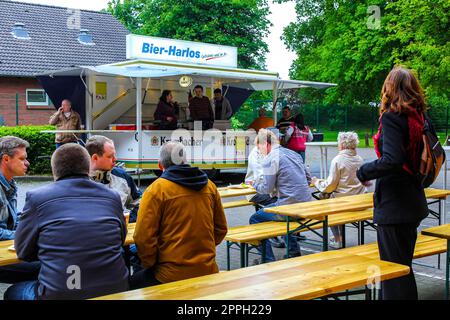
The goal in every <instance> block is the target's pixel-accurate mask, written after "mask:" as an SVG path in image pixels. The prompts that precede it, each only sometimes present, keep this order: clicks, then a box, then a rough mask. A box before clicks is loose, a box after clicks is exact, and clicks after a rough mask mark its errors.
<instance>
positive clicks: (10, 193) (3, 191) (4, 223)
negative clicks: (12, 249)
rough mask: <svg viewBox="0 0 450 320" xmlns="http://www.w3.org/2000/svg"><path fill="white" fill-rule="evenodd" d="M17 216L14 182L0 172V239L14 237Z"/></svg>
mask: <svg viewBox="0 0 450 320" xmlns="http://www.w3.org/2000/svg"><path fill="white" fill-rule="evenodd" d="M18 216H19V213H18V212H17V187H16V183H15V181H14V180H12V181H8V180H6V178H5V177H4V176H3V174H1V173H0V241H2V240H12V239H14V233H15V230H16V227H17V221H18Z"/></svg>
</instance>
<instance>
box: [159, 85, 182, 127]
mask: <svg viewBox="0 0 450 320" xmlns="http://www.w3.org/2000/svg"><path fill="white" fill-rule="evenodd" d="M178 110H179V109H178V103H177V102H175V101H173V96H172V91H170V90H164V91H163V92H162V94H161V97H160V98H159V103H158V106H157V107H156V110H155V113H154V115H153V117H154V118H155V120H159V121H161V123H160V125H159V127H158V129H159V130H175V129H176V128H177V115H176V114H177V113H178Z"/></svg>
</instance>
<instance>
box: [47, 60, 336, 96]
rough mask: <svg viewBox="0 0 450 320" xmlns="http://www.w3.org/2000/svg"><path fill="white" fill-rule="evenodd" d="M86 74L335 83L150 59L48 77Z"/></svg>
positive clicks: (256, 84)
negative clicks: (291, 78)
mask: <svg viewBox="0 0 450 320" xmlns="http://www.w3.org/2000/svg"><path fill="white" fill-rule="evenodd" d="M88 74H100V75H112V76H123V77H131V78H152V79H162V78H175V79H176V78H179V77H180V76H183V75H188V76H191V77H193V78H195V79H196V80H198V79H199V78H208V79H214V80H216V81H221V82H222V84H223V85H231V86H233V87H239V88H243V89H250V90H256V91H261V90H272V89H273V85H274V83H276V86H277V88H278V90H282V89H296V88H303V87H313V88H317V89H324V88H328V87H332V86H335V85H336V84H333V83H323V82H311V81H297V80H282V79H280V78H279V77H278V73H276V72H270V71H261V70H248V69H235V68H225V67H214V66H206V65H199V64H183V63H174V62H161V61H151V60H129V61H123V62H118V63H113V64H107V65H100V66H95V67H93V66H74V67H73V68H71V69H65V70H58V71H49V72H46V73H45V74H41V76H42V75H48V76H80V75H88Z"/></svg>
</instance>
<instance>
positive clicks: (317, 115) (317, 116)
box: [316, 105, 319, 131]
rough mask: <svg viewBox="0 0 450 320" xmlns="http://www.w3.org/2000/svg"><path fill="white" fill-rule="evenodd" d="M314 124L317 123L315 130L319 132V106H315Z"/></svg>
mask: <svg viewBox="0 0 450 320" xmlns="http://www.w3.org/2000/svg"><path fill="white" fill-rule="evenodd" d="M316 123H317V125H316V129H317V131H319V106H318V105H316Z"/></svg>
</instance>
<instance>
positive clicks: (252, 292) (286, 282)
mask: <svg viewBox="0 0 450 320" xmlns="http://www.w3.org/2000/svg"><path fill="white" fill-rule="evenodd" d="M373 267H377V268H379V271H380V275H379V276H380V280H388V279H393V278H396V277H400V276H404V275H407V274H408V273H409V267H407V266H403V265H399V264H394V263H391V262H385V261H381V260H378V259H370V258H367V257H362V256H356V255H348V254H342V253H340V252H339V251H338V250H337V251H328V252H323V253H320V254H311V255H307V256H302V257H298V258H291V259H287V260H282V261H277V262H272V263H267V264H261V265H257V266H253V267H248V268H243V269H237V270H232V271H227V272H221V273H216V274H212V275H207V276H203V277H198V278H193V279H187V280H182V281H177V282H172V283H167V284H162V285H158V286H154V287H148V288H144V289H138V290H133V291H128V292H123V293H118V294H113V295H109V296H104V297H100V298H97V299H100V300H196V299H202V300H203V299H204V300H268V299H272V300H286V299H315V298H318V297H322V296H326V295H329V294H332V293H336V292H341V291H344V290H347V289H352V288H355V287H359V286H364V285H366V283H367V279H368V278H369V277H370V276H371V273H370V270H372V268H373Z"/></svg>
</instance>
